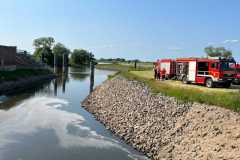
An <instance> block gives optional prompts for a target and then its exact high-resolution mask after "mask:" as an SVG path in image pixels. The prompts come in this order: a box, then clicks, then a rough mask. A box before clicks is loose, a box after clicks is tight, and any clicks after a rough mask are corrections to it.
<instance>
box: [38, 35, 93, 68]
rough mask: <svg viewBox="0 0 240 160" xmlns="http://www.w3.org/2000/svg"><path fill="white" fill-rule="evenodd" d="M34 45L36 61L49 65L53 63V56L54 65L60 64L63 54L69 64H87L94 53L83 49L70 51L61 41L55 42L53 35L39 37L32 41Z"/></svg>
mask: <svg viewBox="0 0 240 160" xmlns="http://www.w3.org/2000/svg"><path fill="white" fill-rule="evenodd" d="M33 46H34V47H35V51H34V54H33V55H34V58H35V59H36V60H37V61H43V62H44V63H45V64H47V65H49V66H53V65H54V56H55V58H56V65H57V66H62V64H63V56H64V55H65V56H66V59H67V62H69V64H70V65H74V66H78V65H88V64H90V61H92V60H95V59H94V55H93V54H92V53H91V52H89V51H87V50H85V49H74V50H73V51H71V50H70V49H68V48H67V47H66V46H65V45H64V44H62V43H59V42H58V43H55V40H54V38H53V37H41V38H37V39H35V40H34V41H33Z"/></svg>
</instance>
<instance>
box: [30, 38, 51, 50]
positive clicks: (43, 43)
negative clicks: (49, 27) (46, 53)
mask: <svg viewBox="0 0 240 160" xmlns="http://www.w3.org/2000/svg"><path fill="white" fill-rule="evenodd" d="M54 42H55V40H54V38H53V37H41V38H37V39H35V40H34V41H33V46H35V47H36V48H52V46H53V44H54Z"/></svg>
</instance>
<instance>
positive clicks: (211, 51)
mask: <svg viewBox="0 0 240 160" xmlns="http://www.w3.org/2000/svg"><path fill="white" fill-rule="evenodd" d="M204 51H205V52H206V54H207V56H209V57H224V58H232V51H231V50H228V49H226V48H224V47H213V46H208V47H206V48H205V49H204Z"/></svg>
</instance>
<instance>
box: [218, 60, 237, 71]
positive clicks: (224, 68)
mask: <svg viewBox="0 0 240 160" xmlns="http://www.w3.org/2000/svg"><path fill="white" fill-rule="evenodd" d="M231 66H235V63H232V62H221V63H220V69H221V70H222V71H231V70H234V68H232V67H231Z"/></svg>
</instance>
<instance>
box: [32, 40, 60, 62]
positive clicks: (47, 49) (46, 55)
mask: <svg viewBox="0 0 240 160" xmlns="http://www.w3.org/2000/svg"><path fill="white" fill-rule="evenodd" d="M54 42H55V40H54V38H52V37H41V38H37V39H35V40H34V41H33V46H34V47H35V52H34V57H35V58H36V59H37V60H41V57H42V56H43V61H44V63H46V64H48V65H51V66H53V57H54V56H53V53H52V46H53V44H54Z"/></svg>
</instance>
